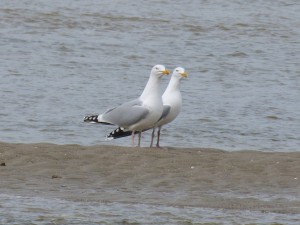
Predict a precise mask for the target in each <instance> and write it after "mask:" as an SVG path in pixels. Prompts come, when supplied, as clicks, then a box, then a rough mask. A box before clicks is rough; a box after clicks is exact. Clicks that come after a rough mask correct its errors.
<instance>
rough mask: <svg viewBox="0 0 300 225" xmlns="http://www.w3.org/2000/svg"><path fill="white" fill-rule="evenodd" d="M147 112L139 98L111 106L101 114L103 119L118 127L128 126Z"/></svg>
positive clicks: (142, 117)
mask: <svg viewBox="0 0 300 225" xmlns="http://www.w3.org/2000/svg"><path fill="white" fill-rule="evenodd" d="M148 113H149V110H148V109H146V108H144V107H143V106H142V102H141V101H140V100H139V99H136V100H133V101H130V102H126V103H124V104H122V105H120V106H118V107H115V108H112V109H110V110H108V111H106V112H105V113H104V114H103V115H102V116H103V119H105V121H108V122H110V123H113V124H116V125H118V126H120V127H129V126H130V125H132V124H135V123H137V122H139V121H140V120H142V119H144V118H145V117H146V116H147V115H148Z"/></svg>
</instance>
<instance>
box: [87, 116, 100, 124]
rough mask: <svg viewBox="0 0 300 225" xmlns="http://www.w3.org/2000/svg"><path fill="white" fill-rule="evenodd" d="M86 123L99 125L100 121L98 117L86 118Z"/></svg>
mask: <svg viewBox="0 0 300 225" xmlns="http://www.w3.org/2000/svg"><path fill="white" fill-rule="evenodd" d="M83 121H84V122H88V123H99V121H98V115H92V116H85V117H84V118H83Z"/></svg>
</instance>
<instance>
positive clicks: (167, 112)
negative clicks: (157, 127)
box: [157, 105, 171, 122]
mask: <svg viewBox="0 0 300 225" xmlns="http://www.w3.org/2000/svg"><path fill="white" fill-rule="evenodd" d="M170 110H171V106H169V105H164V108H163V112H162V114H161V116H160V118H159V120H158V121H157V122H159V121H161V120H162V119H163V118H165V117H166V116H167V115H168V114H169V112H170Z"/></svg>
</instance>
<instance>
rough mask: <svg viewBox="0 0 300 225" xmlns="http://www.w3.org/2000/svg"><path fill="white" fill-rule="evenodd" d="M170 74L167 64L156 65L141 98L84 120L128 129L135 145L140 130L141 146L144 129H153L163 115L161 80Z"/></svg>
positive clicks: (139, 140) (139, 139)
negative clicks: (135, 138)
mask: <svg viewBox="0 0 300 225" xmlns="http://www.w3.org/2000/svg"><path fill="white" fill-rule="evenodd" d="M168 74H169V71H168V70H166V68H165V66H163V65H156V66H154V67H153V68H152V70H151V73H150V77H149V80H148V82H147V84H146V87H145V89H144V91H143V92H142V94H141V96H140V97H139V98H137V99H135V100H132V101H129V102H125V103H123V104H122V105H120V106H117V107H115V108H111V109H108V110H107V111H105V112H104V113H103V114H100V115H92V116H86V117H84V122H92V123H102V124H110V125H117V126H119V127H122V128H123V129H127V130H129V131H130V132H131V137H132V145H133V146H134V136H135V133H136V132H138V146H140V142H141V133H142V131H143V130H146V129H151V128H152V127H153V126H154V125H155V123H156V122H157V121H158V119H159V118H160V117H161V115H162V112H163V103H162V97H161V95H160V82H161V78H162V76H163V75H168Z"/></svg>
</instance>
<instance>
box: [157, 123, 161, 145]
mask: <svg viewBox="0 0 300 225" xmlns="http://www.w3.org/2000/svg"><path fill="white" fill-rule="evenodd" d="M160 129H161V127H159V128H158V131H157V143H156V147H157V148H160V146H159V138H160Z"/></svg>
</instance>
